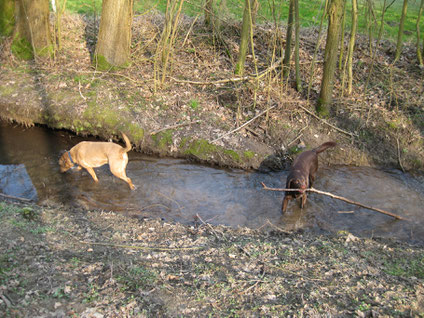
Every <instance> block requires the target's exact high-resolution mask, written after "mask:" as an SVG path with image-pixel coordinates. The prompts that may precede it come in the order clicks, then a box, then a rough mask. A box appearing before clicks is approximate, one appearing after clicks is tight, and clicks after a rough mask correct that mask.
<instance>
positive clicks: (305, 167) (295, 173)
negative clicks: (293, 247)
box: [281, 141, 337, 213]
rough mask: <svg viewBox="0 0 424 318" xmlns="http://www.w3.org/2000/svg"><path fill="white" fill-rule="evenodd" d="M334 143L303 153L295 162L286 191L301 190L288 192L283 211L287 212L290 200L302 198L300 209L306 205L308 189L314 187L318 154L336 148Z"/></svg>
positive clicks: (330, 142) (327, 143) (285, 196)
mask: <svg viewBox="0 0 424 318" xmlns="http://www.w3.org/2000/svg"><path fill="white" fill-rule="evenodd" d="M336 145H337V144H336V143H335V142H334V141H328V142H326V143H323V144H322V145H321V146H319V147H317V148H315V149H312V150H308V151H304V152H302V153H301V154H300V155H299V156H298V157H297V158H296V159H295V160H294V161H293V164H292V166H291V168H290V173H289V175H288V176H287V182H286V189H299V191H286V192H285V195H284V200H283V206H282V208H281V209H282V211H283V213H284V212H286V209H287V204H288V203H289V200H290V199H296V198H299V197H301V201H300V208H302V209H303V207H304V206H305V203H306V191H305V190H306V189H307V188H310V187H312V183H313V182H314V180H315V173H316V172H317V170H318V154H319V153H321V152H323V151H324V150H326V149H327V148H330V147H334V146H336Z"/></svg>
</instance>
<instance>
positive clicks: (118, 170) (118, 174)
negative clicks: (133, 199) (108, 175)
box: [110, 165, 135, 190]
mask: <svg viewBox="0 0 424 318" xmlns="http://www.w3.org/2000/svg"><path fill="white" fill-rule="evenodd" d="M110 172H112V174H113V175H114V176H115V177H117V178H119V179H121V180H124V181H125V182H126V183H128V185H129V186H130V188H131V190H135V186H134V184H133V183H132V181H131V179H130V178H128V177H127V175H126V173H125V168H124V169H121V168H116V167H115V166H113V165H110Z"/></svg>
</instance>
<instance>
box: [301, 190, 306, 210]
mask: <svg viewBox="0 0 424 318" xmlns="http://www.w3.org/2000/svg"><path fill="white" fill-rule="evenodd" d="M305 204H306V192H305V193H303V194H302V197H301V198H300V208H301V209H303V208H304V207H305Z"/></svg>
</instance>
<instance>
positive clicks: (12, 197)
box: [0, 193, 32, 202]
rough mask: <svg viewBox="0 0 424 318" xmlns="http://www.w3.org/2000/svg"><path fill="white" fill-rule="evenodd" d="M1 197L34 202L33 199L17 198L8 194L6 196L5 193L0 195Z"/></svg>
mask: <svg viewBox="0 0 424 318" xmlns="http://www.w3.org/2000/svg"><path fill="white" fill-rule="evenodd" d="M0 196H1V197H4V198H7V199H13V200H19V201H24V202H31V201H32V200H31V199H26V198H20V197H15V196H13V195H8V194H4V193H0Z"/></svg>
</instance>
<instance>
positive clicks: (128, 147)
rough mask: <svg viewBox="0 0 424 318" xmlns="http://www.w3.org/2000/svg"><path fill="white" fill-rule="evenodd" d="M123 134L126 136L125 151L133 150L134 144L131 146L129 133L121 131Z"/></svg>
mask: <svg viewBox="0 0 424 318" xmlns="http://www.w3.org/2000/svg"><path fill="white" fill-rule="evenodd" d="M121 134H122V137H123V138H124V141H125V148H124V151H125V152H128V151H130V150H131V148H132V146H131V142H130V140H129V139H128V137H127V135H125V134H124V133H123V132H121Z"/></svg>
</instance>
